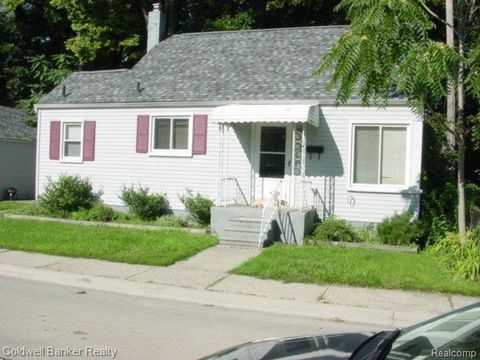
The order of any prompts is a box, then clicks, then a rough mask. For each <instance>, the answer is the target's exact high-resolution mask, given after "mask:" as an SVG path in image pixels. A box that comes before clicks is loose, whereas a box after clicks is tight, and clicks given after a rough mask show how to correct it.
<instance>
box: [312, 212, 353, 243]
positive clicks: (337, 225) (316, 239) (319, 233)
mask: <svg viewBox="0 0 480 360" xmlns="http://www.w3.org/2000/svg"><path fill="white" fill-rule="evenodd" d="M322 241H343V242H358V241H359V238H358V235H357V233H356V232H355V229H354V227H353V225H352V224H350V223H349V222H347V221H345V220H343V219H338V218H336V217H334V216H330V217H328V218H326V219H325V220H323V221H322V222H321V223H320V224H319V225H318V226H317V227H316V228H315V230H314V231H313V235H312V236H310V237H309V238H308V239H305V243H306V244H307V245H317V244H318V243H320V242H322Z"/></svg>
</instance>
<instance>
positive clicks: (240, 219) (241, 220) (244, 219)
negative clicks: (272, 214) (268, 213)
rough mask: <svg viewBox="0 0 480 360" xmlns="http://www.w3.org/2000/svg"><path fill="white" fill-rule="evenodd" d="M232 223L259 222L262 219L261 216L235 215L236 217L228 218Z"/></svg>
mask: <svg viewBox="0 0 480 360" xmlns="http://www.w3.org/2000/svg"><path fill="white" fill-rule="evenodd" d="M229 221H230V222H232V223H242V224H244V223H249V224H261V223H262V219H261V218H254V217H243V216H242V217H237V218H232V219H230V220H229Z"/></svg>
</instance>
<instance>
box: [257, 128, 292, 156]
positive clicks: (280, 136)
mask: <svg viewBox="0 0 480 360" xmlns="http://www.w3.org/2000/svg"><path fill="white" fill-rule="evenodd" d="M286 135H287V129H286V128H285V127H274V126H264V127H262V135H261V136H262V137H261V141H260V143H261V144H260V151H269V152H285V140H286Z"/></svg>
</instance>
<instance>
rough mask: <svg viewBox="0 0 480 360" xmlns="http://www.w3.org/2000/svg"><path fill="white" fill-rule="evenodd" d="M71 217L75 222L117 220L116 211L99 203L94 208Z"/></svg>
mask: <svg viewBox="0 0 480 360" xmlns="http://www.w3.org/2000/svg"><path fill="white" fill-rule="evenodd" d="M70 217H71V218H72V219H75V220H83V221H102V222H108V221H112V220H114V219H115V218H116V211H115V210H114V209H112V208H111V207H110V206H108V205H105V204H103V203H101V202H97V203H95V205H93V207H92V208H90V209H83V210H80V211H77V212H74V213H72V214H71V215H70Z"/></svg>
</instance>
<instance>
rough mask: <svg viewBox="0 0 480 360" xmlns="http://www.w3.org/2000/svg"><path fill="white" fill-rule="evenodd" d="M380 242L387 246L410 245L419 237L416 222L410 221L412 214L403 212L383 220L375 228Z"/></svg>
mask: <svg viewBox="0 0 480 360" xmlns="http://www.w3.org/2000/svg"><path fill="white" fill-rule="evenodd" d="M377 232H378V238H379V239H380V242H381V243H383V244H388V245H410V244H411V243H413V242H415V241H417V240H418V238H419V237H420V233H421V232H420V227H419V225H418V222H417V221H412V214H411V213H409V212H404V213H402V214H396V215H394V216H392V217H389V218H386V219H384V220H383V221H382V222H381V223H380V224H378V226H377Z"/></svg>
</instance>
